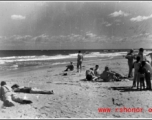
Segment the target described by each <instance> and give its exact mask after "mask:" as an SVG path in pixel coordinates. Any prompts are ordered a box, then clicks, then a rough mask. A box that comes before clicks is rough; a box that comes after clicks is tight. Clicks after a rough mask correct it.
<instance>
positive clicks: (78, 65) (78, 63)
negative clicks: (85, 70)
mask: <svg viewBox="0 0 152 120" xmlns="http://www.w3.org/2000/svg"><path fill="white" fill-rule="evenodd" d="M82 62H83V55H82V53H81V51H78V57H77V72H81V69H82Z"/></svg>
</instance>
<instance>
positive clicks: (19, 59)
mask: <svg viewBox="0 0 152 120" xmlns="http://www.w3.org/2000/svg"><path fill="white" fill-rule="evenodd" d="M123 54H126V52H116V53H100V52H90V53H87V54H84V57H86V58H90V57H115V56H121V55H123ZM72 58H77V53H74V54H69V55H61V54H58V55H54V56H46V55H42V56H12V57H0V64H5V63H12V62H24V61H25V62H26V61H48V60H61V59H72Z"/></svg>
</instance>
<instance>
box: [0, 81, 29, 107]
mask: <svg viewBox="0 0 152 120" xmlns="http://www.w3.org/2000/svg"><path fill="white" fill-rule="evenodd" d="M0 100H2V101H3V102H4V105H5V106H7V107H11V106H14V102H18V103H20V104H30V103H32V101H30V100H25V99H23V98H20V97H18V96H17V95H16V94H15V93H14V92H13V91H12V89H11V88H10V87H9V86H8V85H7V84H6V82H5V81H2V82H1V87H0Z"/></svg>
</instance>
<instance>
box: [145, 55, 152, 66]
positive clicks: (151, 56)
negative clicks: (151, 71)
mask: <svg viewBox="0 0 152 120" xmlns="http://www.w3.org/2000/svg"><path fill="white" fill-rule="evenodd" d="M146 56H150V58H151V66H152V53H149V54H147V55H146Z"/></svg>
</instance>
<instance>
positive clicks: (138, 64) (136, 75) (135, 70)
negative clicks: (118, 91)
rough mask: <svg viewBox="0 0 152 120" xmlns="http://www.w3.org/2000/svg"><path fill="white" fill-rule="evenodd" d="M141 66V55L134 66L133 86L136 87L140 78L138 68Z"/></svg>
mask: <svg viewBox="0 0 152 120" xmlns="http://www.w3.org/2000/svg"><path fill="white" fill-rule="evenodd" d="M139 67H140V57H139V56H137V58H136V61H135V62H134V64H133V68H134V79H133V85H132V87H136V83H137V79H138V70H139Z"/></svg>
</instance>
